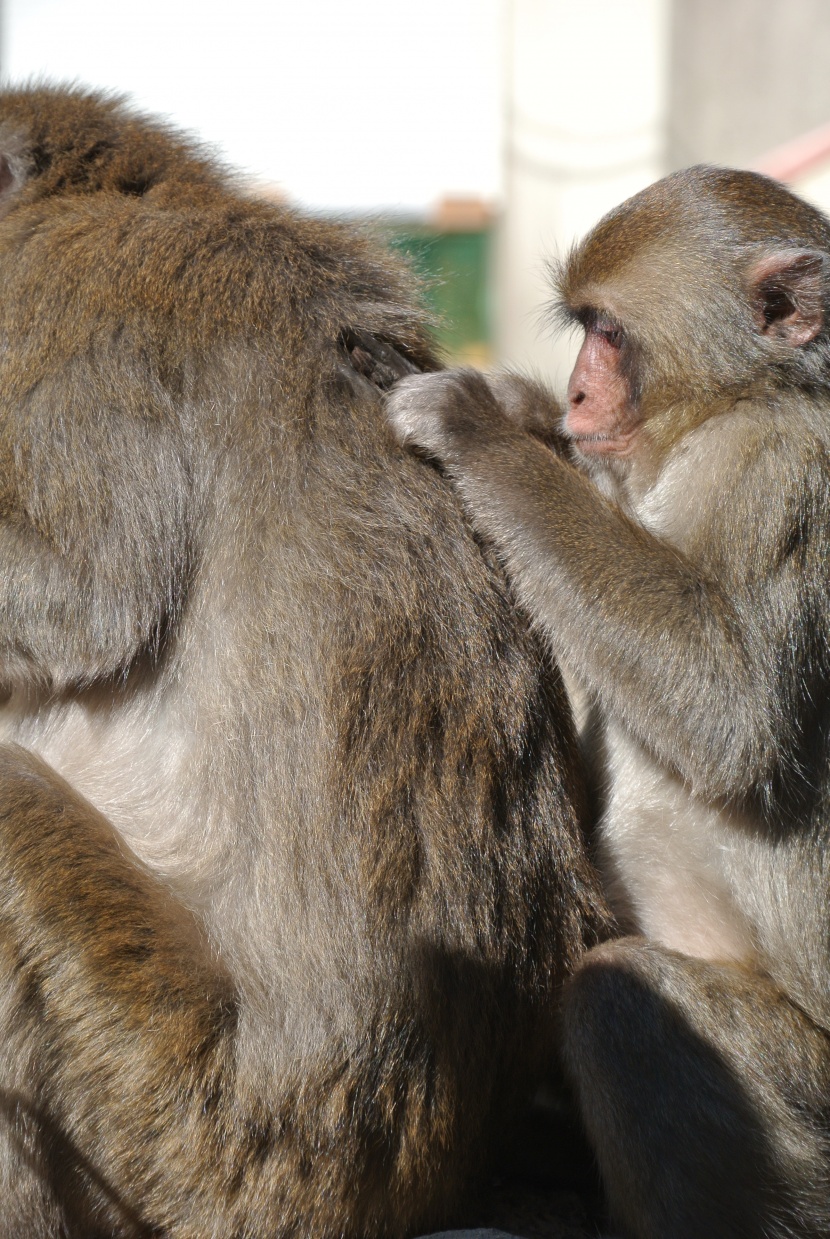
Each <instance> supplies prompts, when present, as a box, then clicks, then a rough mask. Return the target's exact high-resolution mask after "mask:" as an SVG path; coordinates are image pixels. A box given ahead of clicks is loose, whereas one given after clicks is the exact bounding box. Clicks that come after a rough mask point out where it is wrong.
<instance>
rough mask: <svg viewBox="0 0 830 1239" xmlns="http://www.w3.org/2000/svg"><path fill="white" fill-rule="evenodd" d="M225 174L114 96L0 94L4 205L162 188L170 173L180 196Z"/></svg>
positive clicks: (47, 91) (0, 199) (38, 91)
mask: <svg viewBox="0 0 830 1239" xmlns="http://www.w3.org/2000/svg"><path fill="white" fill-rule="evenodd" d="M224 179H225V178H224V177H223V174H222V171H221V170H220V169H217V165H216V163H215V161H213V160H211V159H210V158H208V157H204V158H202V157H201V153H200V152H199V151H198V150H196V151H195V153H194V148H193V144H192V143H187V142H185V141H184V140H183V139H182V138H181V137H180V136H179V135H178V134H176V133H175V131H174V130H172V129H168V128H166V127H165V126H164V125H162V124H159V123H158V122H157V121H154V122H153V123H152V124H148V122H147V121H146V120H145V119H144V118H142V117H141V116H139V115H137V114H136V113H134V112H131V111H130V110H129V109H128V108H127V107H126V106H125V104H124V101H123V100H122V99H120V98H119V97H117V96H114V95H105V94H100V93H95V92H91V91H87V90H84V89H81V88H76V89H68V90H67V89H64V88H60V87H50V86H44V87H39V88H38V87H36V88H33V89H32V88H22V89H19V90H7V91H3V92H2V94H0V213H3V212H5V210H7V209H8V208H9V207H11V206H13V205H15V204H16V203H17V202H20V201H22V202H26V203H32V202H35V201H38V200H39V199H45V198H49V197H53V196H55V195H61V196H62V197H65V196H66V195H76V194H91V193H96V192H100V191H103V192H114V193H119V194H128V195H132V196H136V197H142V196H144V195H145V194H147V193H149V192H151V191H154V192H155V193H156V194H157V195H158V194H159V193H163V192H164V186H165V185H166V184H167V183H168V182H171V181H172V182H174V183H175V186H176V193H177V194H178V195H179V196H181V193H182V188H183V187H184V186H186V185H188V184H191V185H192V186H193V188H194V190H196V189H198V190H199V191H200V192H202V193H205V192H208V191H209V190H210V188H212V187H213V188H218V187H219V186H220V185H222V184H223V183H224Z"/></svg>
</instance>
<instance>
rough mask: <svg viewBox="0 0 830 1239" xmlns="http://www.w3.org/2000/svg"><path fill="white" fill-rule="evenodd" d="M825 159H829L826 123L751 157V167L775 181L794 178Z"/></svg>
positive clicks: (829, 145)
mask: <svg viewBox="0 0 830 1239" xmlns="http://www.w3.org/2000/svg"><path fill="white" fill-rule="evenodd" d="M825 160H830V124H827V125H821V126H819V128H818V129H811V130H810V132H809V133H804V134H802V135H801V136H800V137H798V138H793V139H792V141H791V142H785V143H784V144H783V145H782V146H776V147H775V148H774V149H773V150H771V151H768V152H767V153H766V155H762V156H761V157H760V158H759V159H756V160H754V161H753V163H752V167H753V169H754V170H755V171H756V172H763V173H765V175H766V176H771V177H774V178H775V180H776V181H797V180H799V179H800V178H801V177H802V176H806V175H807V173H809V172H811V171H812V169H813V168H815V167H817V166H818V165H819V164H821V163H824V162H825Z"/></svg>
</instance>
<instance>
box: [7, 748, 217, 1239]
mask: <svg viewBox="0 0 830 1239" xmlns="http://www.w3.org/2000/svg"><path fill="white" fill-rule="evenodd" d="M0 1017H2V1019H3V1026H2V1029H0V1047H2V1048H0V1127H2V1156H3V1158H4V1162H3V1168H2V1171H0V1185H2V1186H3V1187H4V1189H5V1192H4V1198H3V1201H2V1206H0V1234H2V1235H3V1236H6V1235H8V1236H9V1237H11V1236H12V1235H15V1236H16V1237H17V1239H19V1237H20V1236H24V1235H25V1236H26V1239H37V1237H39V1236H41V1235H58V1234H59V1235H61V1236H64V1235H66V1234H67V1233H68V1234H70V1235H73V1236H75V1235H78V1236H81V1235H83V1236H85V1237H86V1236H90V1237H91V1236H97V1235H99V1234H100V1235H119V1236H120V1235H129V1236H137V1235H144V1234H149V1233H150V1231H151V1226H155V1225H161V1226H162V1227H163V1228H164V1229H165V1232H166V1233H167V1232H168V1231H169V1233H173V1234H176V1235H191V1234H193V1235H195V1234H197V1233H201V1234H209V1233H212V1232H211V1230H210V1228H209V1225H208V1224H206V1223H207V1210H208V1209H209V1208H213V1210H214V1221H215V1224H216V1225H220V1227H222V1223H223V1222H224V1221H225V1216H224V1213H223V1210H222V1207H221V1201H222V1199H223V1192H224V1191H225V1189H226V1187H227V1184H226V1183H225V1182H223V1179H224V1177H225V1175H226V1174H227V1163H226V1162H224V1158H223V1156H222V1150H220V1149H218V1148H213V1147H211V1134H212V1132H213V1124H214V1123H215V1124H216V1126H221V1123H220V1122H219V1119H220V1117H221V1105H220V1104H219V1101H218V1100H217V1092H218V1091H220V1089H221V1084H223V1083H224V1084H226V1085H227V1086H228V1089H227V1091H228V1092H231V1091H232V1080H230V1081H228V1080H227V1075H228V1072H227V1065H226V1063H225V1062H224V1059H223V1056H225V1057H226V1056H227V1053H228V1044H229V1042H231V1041H232V1038H231V1036H229V1032H230V1030H231V1029H232V1026H233V1003H232V993H231V989H230V986H229V984H228V981H227V979H226V978H225V977H224V975H223V974H222V971H221V968H220V967H219V966H218V965H217V964H216V963H215V961H213V960H212V959H211V957H210V953H209V951H208V949H207V947H206V944H205V942H204V941H203V938H202V937H201V935H200V933H199V929H198V927H197V925H196V923H195V921H194V919H193V918H192V917H190V915H189V914H188V913H187V912H186V911H185V910H184V909H182V908H181V907H179V906H178V904H177V903H176V901H175V900H174V899H173V898H172V897H171V895H170V893H169V891H167V890H166V889H165V888H164V886H163V884H162V883H160V882H158V881H157V880H156V879H155V878H154V876H153V875H152V874H151V873H149V872H148V871H147V870H145V869H144V868H143V867H142V866H141V865H140V864H139V862H138V861H136V860H135V858H133V857H132V856H131V855H130V854H129V853H128V852H127V850H126V849H125V848H124V847H123V846H122V845H121V843H120V840H119V839H118V837H117V836H116V834H115V832H114V831H113V829H112V828H111V826H110V824H109V823H108V822H107V821H106V819H104V818H103V817H102V816H101V815H100V814H98V813H97V812H96V811H95V810H94V809H93V808H92V807H91V806H89V805H88V804H87V803H86V802H85V801H83V800H82V799H81V798H80V797H78V796H76V795H75V793H74V792H73V791H72V789H71V788H69V787H68V785H66V784H65V783H63V781H62V780H61V779H59V778H58V776H57V775H55V774H54V773H53V772H52V771H51V770H50V769H49V768H48V767H47V766H45V765H44V764H43V763H41V762H40V761H39V760H37V759H36V758H34V757H33V756H32V755H31V754H29V753H27V752H25V751H24V750H22V749H18V748H9V747H0ZM223 1077H224V1078H223ZM217 1110H218V1111H219V1115H217ZM224 1134H227V1131H226V1132H225V1133H224ZM215 1142H216V1143H217V1144H219V1143H220V1141H219V1138H218V1134H217V1136H216V1140H215ZM231 1144H232V1145H233V1140H231ZM212 1155H215V1156H212ZM208 1166H210V1171H209V1172H208V1173H206V1167H208ZM211 1179H213V1185H211V1183H210V1180H211ZM176 1180H178V1185H176ZM38 1183H39V1184H40V1190H39V1189H38V1186H37V1184H38ZM56 1202H60V1203H59V1205H58V1204H57V1203H56ZM199 1226H201V1231H200V1230H199ZM153 1233H155V1232H153ZM222 1233H231V1232H230V1230H228V1229H227V1228H226V1227H223V1228H222Z"/></svg>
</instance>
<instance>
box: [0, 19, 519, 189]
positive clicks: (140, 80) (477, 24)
mask: <svg viewBox="0 0 830 1239" xmlns="http://www.w3.org/2000/svg"><path fill="white" fill-rule="evenodd" d="M2 8H3V32H2V48H0V57H1V58H2V69H3V76H4V78H5V79H6V80H7V81H13V82H20V81H23V80H26V79H28V78H30V77H45V78H48V79H51V80H53V81H77V82H81V83H84V84H87V85H91V86H96V87H106V88H110V89H115V90H118V91H121V92H127V93H128V94H130V95H131V96H132V97H133V99H134V100H135V102H136V104H137V105H138V106H139V107H140V108H141V109H143V110H146V111H150V112H154V113H158V114H161V115H164V116H166V117H167V118H169V119H170V120H172V121H173V122H174V123H175V124H177V125H179V126H181V127H183V128H185V129H187V130H190V131H191V132H194V133H196V134H197V135H198V136H199V137H201V138H203V139H204V140H206V141H208V142H210V143H211V144H213V145H214V146H215V147H216V148H217V149H218V150H219V152H220V153H221V154H222V155H223V156H224V157H225V158H226V159H227V160H228V161H229V162H230V163H232V164H234V165H236V166H237V167H240V168H242V169H243V170H245V171H247V172H249V173H251V174H253V175H256V176H258V177H260V178H262V179H263V180H266V181H270V182H274V183H276V184H279V185H281V186H282V187H283V188H284V189H285V190H286V192H287V193H288V194H289V196H290V197H291V198H293V199H295V200H297V201H299V202H302V203H305V204H306V205H309V206H311V207H319V208H328V209H335V210H337V209H347V210H348V209H350V208H361V209H370V210H371V209H377V208H390V207H391V208H400V209H405V210H421V209H423V208H428V207H429V206H431V205H432V204H433V203H434V202H435V201H437V200H438V199H439V198H441V197H443V196H444V195H447V194H452V195H470V194H472V195H476V196H480V197H484V198H488V199H490V198H493V197H495V196H497V195H498V193H499V189H500V159H501V73H502V51H501V38H502V26H501V22H502V0H355V2H351V3H350V0H302V2H301V3H289V0H269V2H267V3H265V2H262V0H235V2H233V3H227V2H226V3H218V2H217V0H198V2H197V0H2Z"/></svg>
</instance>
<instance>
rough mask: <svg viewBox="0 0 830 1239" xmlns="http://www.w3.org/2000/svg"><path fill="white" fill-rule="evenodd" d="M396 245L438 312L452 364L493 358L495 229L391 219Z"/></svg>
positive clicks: (390, 233) (442, 340)
mask: <svg viewBox="0 0 830 1239" xmlns="http://www.w3.org/2000/svg"><path fill="white" fill-rule="evenodd" d="M387 227H388V233H387V235H388V237H389V240H390V243H391V246H392V248H393V249H395V250H398V251H399V252H400V253H403V254H405V255H406V256H407V257H408V258H409V260H410V262H411V263H412V266H413V269H414V270H415V272H416V273H417V274H418V275H419V276H420V277H421V279H422V280H423V282H424V292H425V296H426V300H427V303H428V305H429V306H430V308H431V309H433V310H434V311H435V313H436V314H437V316H438V329H437V332H436V334H437V337H438V343H439V345H440V347H441V348H442V350H443V351H444V352H445V354H446V357H447V360H448V361H451V362H467V363H470V364H473V365H479V366H485V365H487V363H488V361H489V359H490V316H489V304H488V301H489V295H488V294H489V287H488V286H489V263H490V244H491V233H490V229H489V228H475V229H470V230H467V229H456V228H452V229H447V230H444V229H442V228H441V227H440V225H439V226H437V227H431V226H429V225H426V224H424V225H418V224H412V223H403V222H401V223H395V222H390V223H389V224H388V225H387Z"/></svg>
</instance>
